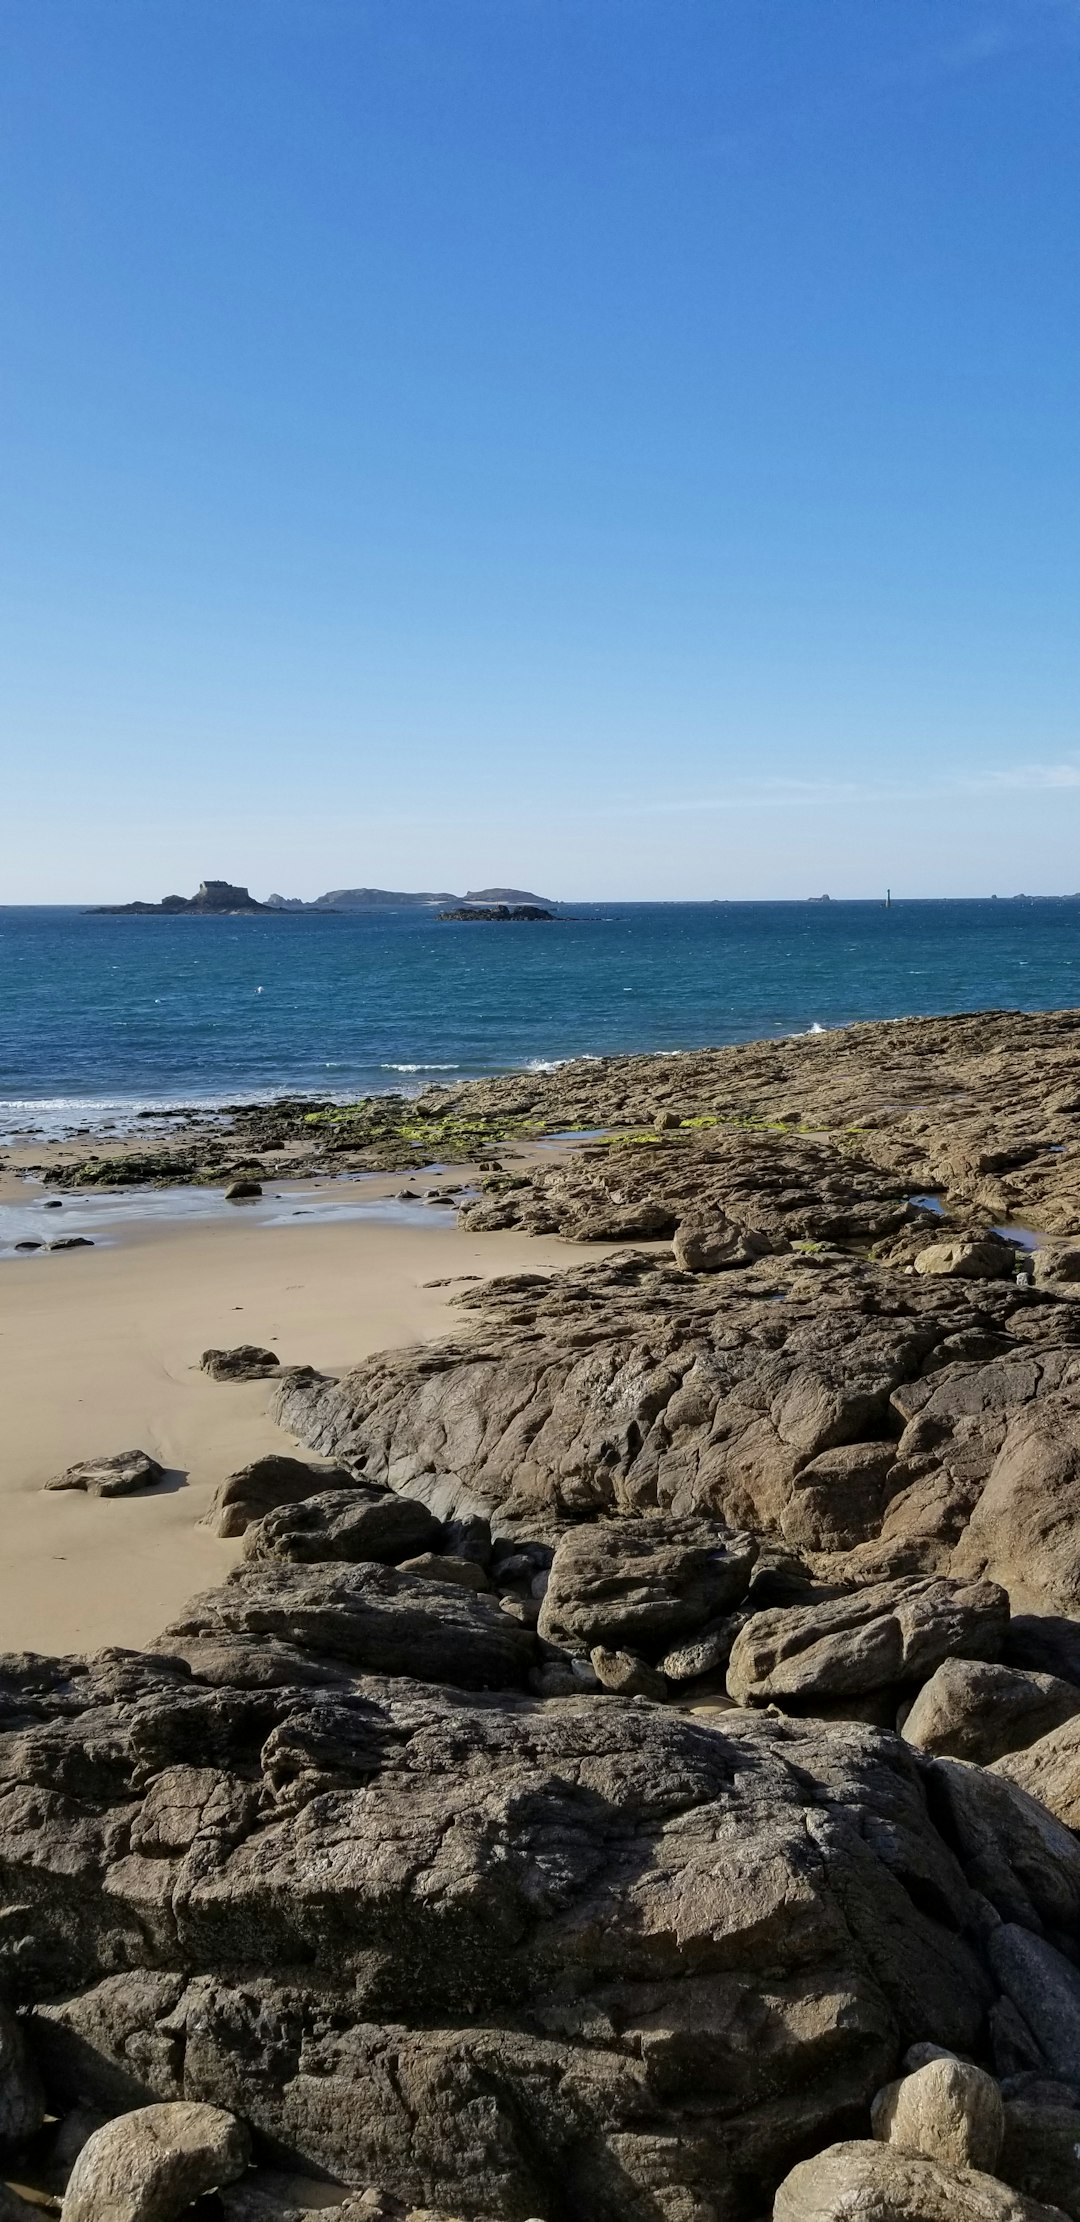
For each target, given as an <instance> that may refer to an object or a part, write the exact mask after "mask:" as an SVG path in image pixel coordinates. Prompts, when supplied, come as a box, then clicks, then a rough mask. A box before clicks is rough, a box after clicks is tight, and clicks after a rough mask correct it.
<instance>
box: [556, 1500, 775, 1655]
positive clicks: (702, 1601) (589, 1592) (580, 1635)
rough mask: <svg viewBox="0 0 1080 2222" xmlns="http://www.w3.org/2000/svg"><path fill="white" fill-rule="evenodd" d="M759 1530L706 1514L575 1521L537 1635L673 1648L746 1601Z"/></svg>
mask: <svg viewBox="0 0 1080 2222" xmlns="http://www.w3.org/2000/svg"><path fill="white" fill-rule="evenodd" d="M756 1556H757V1544H756V1543H755V1541H754V1539H753V1537H751V1536H748V1535H740V1534H737V1533H733V1532H732V1531H731V1530H729V1529H727V1528H724V1527H722V1526H721V1525H720V1524H719V1522H717V1521H708V1520H692V1519H683V1520H657V1519H651V1520H650V1519H645V1520H612V1521H609V1522H607V1523H604V1524H597V1525H590V1526H587V1527H581V1528H573V1529H571V1531H570V1533H569V1534H568V1535H565V1536H564V1537H563V1540H562V1542H561V1543H560V1545H559V1547H558V1550H557V1551H556V1553H555V1557H554V1559H553V1561H552V1565H551V1572H550V1575H549V1578H548V1585H547V1589H546V1591H545V1594H544V1600H543V1603H542V1605H541V1607H540V1619H539V1623H538V1627H539V1633H540V1635H541V1636H543V1637H544V1638H545V1639H546V1640H547V1641H549V1642H551V1643H556V1644H560V1645H565V1646H566V1647H567V1648H568V1649H572V1650H575V1651H590V1650H592V1648H593V1646H594V1645H595V1644H602V1645H609V1646H614V1647H615V1648H616V1649H617V1648H619V1647H621V1646H624V1647H625V1648H626V1649H628V1650H631V1651H641V1650H644V1651H646V1652H650V1653H657V1652H661V1651H666V1650H668V1648H669V1647H670V1646H671V1645H672V1644H673V1643H674V1642H675V1640H676V1639H677V1638H678V1637H685V1636H689V1635H692V1634H693V1633H695V1631H696V1630H698V1629H699V1628H701V1627H703V1626H704V1624H705V1622H706V1621H707V1620H710V1619H711V1618H712V1617H713V1616H714V1614H716V1613H720V1612H724V1611H726V1610H730V1609H731V1608H732V1607H734V1606H735V1605H738V1604H740V1603H741V1601H742V1599H743V1598H744V1597H745V1595H746V1592H747V1589H748V1588H749V1585H750V1576H751V1572H752V1570H753V1565H754V1560H755V1558H756Z"/></svg>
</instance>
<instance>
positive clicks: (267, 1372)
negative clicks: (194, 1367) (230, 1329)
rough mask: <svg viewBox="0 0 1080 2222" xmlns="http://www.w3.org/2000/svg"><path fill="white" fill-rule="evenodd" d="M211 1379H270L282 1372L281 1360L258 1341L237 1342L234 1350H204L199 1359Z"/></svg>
mask: <svg viewBox="0 0 1080 2222" xmlns="http://www.w3.org/2000/svg"><path fill="white" fill-rule="evenodd" d="M199 1364H200V1366H201V1367H202V1370H203V1372H204V1373H208V1374H209V1375H210V1379H211V1381H268V1380H270V1379H271V1378H272V1377H273V1375H274V1374H277V1373H280V1372H281V1360H280V1358H278V1357H277V1355H276V1353H275V1352H274V1351H272V1350H262V1349H260V1347H259V1345H258V1343H253V1342H241V1343H237V1344H236V1346H235V1348H234V1349H232V1350H204V1351H203V1354H202V1357H201V1358H200V1360H199Z"/></svg>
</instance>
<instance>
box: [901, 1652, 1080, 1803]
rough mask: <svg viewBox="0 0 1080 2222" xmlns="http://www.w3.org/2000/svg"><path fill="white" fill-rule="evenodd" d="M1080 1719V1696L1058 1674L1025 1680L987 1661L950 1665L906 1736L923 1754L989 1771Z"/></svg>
mask: <svg viewBox="0 0 1080 2222" xmlns="http://www.w3.org/2000/svg"><path fill="white" fill-rule="evenodd" d="M1076 1714H1080V1690H1078V1689H1076V1688H1075V1687H1074V1686H1073V1684H1072V1683H1071V1682H1063V1681H1060V1680H1059V1679H1057V1677H1055V1676H1054V1675H1052V1674H1025V1673H1023V1672H1021V1671H1020V1670H1019V1669H1018V1668H1016V1667H1007V1666H996V1665H994V1664H992V1663H991V1662H990V1661H988V1660H983V1659H945V1660H943V1661H942V1664H941V1665H940V1666H939V1667H938V1668H937V1670H936V1672H935V1673H934V1674H932V1675H931V1677H930V1680H929V1682H926V1683H924V1684H923V1687H922V1689H921V1690H920V1691H919V1694H918V1696H917V1698H916V1699H915V1703H914V1705H913V1706H912V1708H911V1710H910V1712H909V1713H908V1715H907V1717H906V1719H905V1721H904V1724H903V1731H902V1732H903V1735H904V1737H905V1738H906V1740H907V1742H908V1743H909V1744H918V1745H919V1746H920V1748H921V1749H922V1750H923V1751H931V1752H935V1753H941V1754H943V1755H944V1756H946V1757H949V1758H953V1759H972V1760H975V1761H977V1763H978V1764H979V1765H980V1766H987V1765H988V1764H989V1762H990V1761H991V1760H994V1759H998V1758H1000V1757H1001V1755H1002V1753H1004V1752H1014V1751H1018V1750H1022V1749H1023V1747H1024V1746H1025V1745H1030V1744H1034V1743H1035V1741H1036V1739H1037V1738H1039V1737H1042V1736H1044V1735H1045V1734H1046V1733H1047V1731H1048V1730H1049V1729H1051V1728H1058V1727H1060V1725H1061V1723H1062V1722H1063V1721H1067V1720H1072V1719H1073V1717H1074V1716H1075V1715H1076ZM1012 1779H1013V1780H1015V1779H1016V1777H1015V1776H1014V1777H1013V1778H1012ZM1025 1787H1026V1786H1025ZM1036 1795H1037V1793H1036Z"/></svg>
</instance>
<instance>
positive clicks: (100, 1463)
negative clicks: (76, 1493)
mask: <svg viewBox="0 0 1080 2222" xmlns="http://www.w3.org/2000/svg"><path fill="white" fill-rule="evenodd" d="M164 1479H165V1469H164V1467H163V1466H159V1464H158V1461H157V1459H156V1458H151V1456H150V1453H149V1451H145V1450H120V1451H115V1452H114V1453H113V1455H112V1456H111V1457H108V1458H84V1459H81V1460H80V1461H79V1464H78V1465H77V1466H68V1467H67V1468H66V1470H65V1471H64V1472H63V1473H62V1474H57V1476H56V1478H55V1480H54V1481H47V1482H46V1483H45V1487H46V1489H83V1490H85V1492H86V1494H87V1496H88V1497H124V1496H127V1495H128V1493H129V1492H130V1491H131V1490H132V1489H152V1488H153V1487H154V1486H155V1484H156V1483H157V1482H159V1481H164Z"/></svg>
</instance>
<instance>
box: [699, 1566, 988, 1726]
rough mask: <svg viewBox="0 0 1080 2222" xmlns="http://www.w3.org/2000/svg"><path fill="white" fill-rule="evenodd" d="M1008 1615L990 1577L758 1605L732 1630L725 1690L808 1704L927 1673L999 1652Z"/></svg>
mask: <svg viewBox="0 0 1080 2222" xmlns="http://www.w3.org/2000/svg"><path fill="white" fill-rule="evenodd" d="M1008 1618H1009V1605H1008V1599H1007V1597H1006V1595H1005V1592H1004V1591H1003V1590H1001V1589H998V1588H997V1587H996V1585H995V1584H994V1583H992V1582H972V1583H968V1584H964V1583H961V1582H950V1581H932V1580H927V1581H922V1580H911V1581H899V1582H888V1583H883V1584H881V1585H880V1586H877V1587H872V1588H868V1589H859V1590H855V1591H853V1592H852V1593H851V1594H850V1595H847V1596H841V1597H835V1598H830V1599H828V1600H827V1601H826V1602H824V1603H820V1604H810V1605H788V1606H784V1607H779V1608H777V1609H774V1610H772V1611H766V1612H759V1613H753V1614H752V1615H751V1617H750V1619H749V1620H748V1621H747V1622H746V1625H745V1626H744V1627H743V1628H742V1629H741V1630H740V1633H739V1634H738V1636H737V1637H736V1639H735V1643H734V1646H733V1649H732V1653H731V1658H730V1660H729V1662H728V1675H727V1681H728V1690H729V1693H730V1695H731V1696H732V1697H733V1698H735V1699H736V1701H737V1702H738V1703H739V1704H754V1705H767V1704H769V1703H771V1702H772V1701H774V1700H775V1701H778V1702H779V1703H781V1704H784V1703H794V1704H796V1705H799V1704H803V1705H810V1706H812V1705H813V1703H814V1702H815V1701H817V1700H821V1699H829V1698H839V1697H848V1696H852V1695H859V1694H861V1693H863V1692H865V1691H867V1690H880V1689H888V1688H890V1687H891V1686H892V1685H893V1684H898V1683H903V1682H921V1681H924V1680H925V1679H926V1678H927V1677H928V1676H929V1675H931V1674H932V1673H933V1672H934V1669H935V1667H937V1666H939V1665H940V1664H941V1661H942V1659H945V1658H952V1657H961V1658H993V1657H994V1656H995V1655H996V1654H997V1653H998V1652H999V1651H1000V1650H1001V1646H1002V1643H1003V1641H1004V1638H1005V1631H1006V1628H1007V1626H1008Z"/></svg>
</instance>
